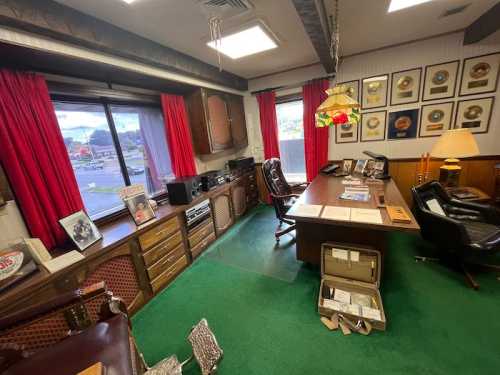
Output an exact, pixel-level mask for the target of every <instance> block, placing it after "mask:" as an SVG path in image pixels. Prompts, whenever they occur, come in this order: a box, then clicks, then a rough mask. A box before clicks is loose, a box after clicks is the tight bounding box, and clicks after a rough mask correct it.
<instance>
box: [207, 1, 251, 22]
mask: <svg viewBox="0 0 500 375" xmlns="http://www.w3.org/2000/svg"><path fill="white" fill-rule="evenodd" d="M199 3H200V5H201V8H202V9H203V11H204V12H205V13H208V14H209V15H211V16H217V17H220V18H221V19H227V18H231V17H234V16H239V15H242V14H245V13H247V12H248V11H250V10H253V9H254V6H253V4H252V3H251V2H250V1H249V0H199Z"/></svg>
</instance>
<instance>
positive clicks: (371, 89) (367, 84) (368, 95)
mask: <svg viewBox="0 0 500 375" xmlns="http://www.w3.org/2000/svg"><path fill="white" fill-rule="evenodd" d="M388 81H389V75H388V74H381V75H379V76H375V77H368V78H364V79H363V81H362V83H361V86H362V88H361V108H362V109H371V108H381V107H386V106H387V90H388V86H389V82H388Z"/></svg>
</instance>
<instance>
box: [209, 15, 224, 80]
mask: <svg viewBox="0 0 500 375" xmlns="http://www.w3.org/2000/svg"><path fill="white" fill-rule="evenodd" d="M208 27H209V29H210V41H211V42H213V43H214V44H215V50H216V51H217V60H218V64H219V71H220V72H222V56H221V52H220V47H221V41H222V20H221V19H220V18H219V17H216V16H214V17H210V18H209V19H208Z"/></svg>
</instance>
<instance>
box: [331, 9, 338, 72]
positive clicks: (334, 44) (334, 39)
mask: <svg viewBox="0 0 500 375" xmlns="http://www.w3.org/2000/svg"><path fill="white" fill-rule="evenodd" d="M333 4H334V11H335V14H334V21H333V25H332V29H333V30H332V35H331V37H330V56H331V58H332V59H333V64H334V67H335V72H337V68H338V66H339V48H340V28H339V0H333Z"/></svg>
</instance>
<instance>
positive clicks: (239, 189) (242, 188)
mask: <svg viewBox="0 0 500 375" xmlns="http://www.w3.org/2000/svg"><path fill="white" fill-rule="evenodd" d="M231 196H232V200H233V212H234V216H235V217H237V218H238V217H240V216H242V215H243V214H244V213H245V211H246V210H247V193H246V181H245V179H242V180H241V181H240V182H238V183H237V184H236V185H234V186H233V188H232V194H231Z"/></svg>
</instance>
